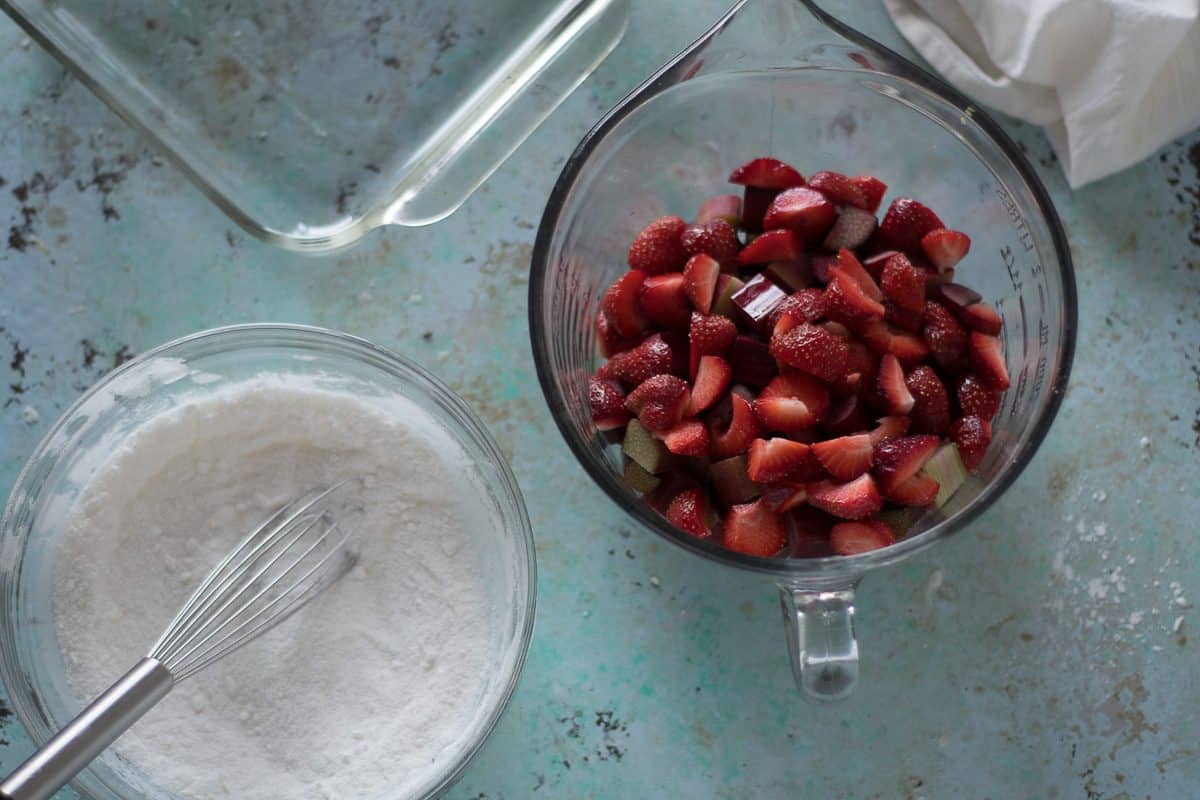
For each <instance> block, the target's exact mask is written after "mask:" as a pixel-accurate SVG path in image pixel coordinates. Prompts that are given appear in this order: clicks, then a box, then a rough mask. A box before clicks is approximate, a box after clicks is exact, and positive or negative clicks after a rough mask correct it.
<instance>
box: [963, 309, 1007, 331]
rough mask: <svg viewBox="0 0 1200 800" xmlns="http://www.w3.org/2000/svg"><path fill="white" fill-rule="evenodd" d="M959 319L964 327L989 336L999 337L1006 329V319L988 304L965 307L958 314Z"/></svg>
mask: <svg viewBox="0 0 1200 800" xmlns="http://www.w3.org/2000/svg"><path fill="white" fill-rule="evenodd" d="M958 317H959V319H961V320H962V322H963V325H966V326H967V327H968V328H970V329H971V330H973V331H979V332H980V333H986V334H987V335H988V336H999V335H1000V330H1001V329H1002V328H1003V327H1004V318H1003V317H1001V316H1000V312H999V311H997V310H996V309H995V308H993V307H992V306H989V305H988V304H987V303H971V304H970V305H967V306H963V307H962V308H961V309H960V310H959V312H958Z"/></svg>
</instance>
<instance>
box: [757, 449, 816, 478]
mask: <svg viewBox="0 0 1200 800" xmlns="http://www.w3.org/2000/svg"><path fill="white" fill-rule="evenodd" d="M809 458H810V455H809V450H808V445H806V444H802V443H800V442H793V441H792V440H791V439H783V438H773V439H755V440H754V441H753V442H751V443H750V451H749V453H748V454H747V464H748V467H747V470H748V471H747V474H749V476H750V480H752V481H757V482H758V483H775V482H776V481H782V480H786V479H788V478H790V477H792V474H793V473H794V472H796V471H797V470H799V469H800V468H801V467H803V466H804V465H805V464H806V463H807V462H808V460H809Z"/></svg>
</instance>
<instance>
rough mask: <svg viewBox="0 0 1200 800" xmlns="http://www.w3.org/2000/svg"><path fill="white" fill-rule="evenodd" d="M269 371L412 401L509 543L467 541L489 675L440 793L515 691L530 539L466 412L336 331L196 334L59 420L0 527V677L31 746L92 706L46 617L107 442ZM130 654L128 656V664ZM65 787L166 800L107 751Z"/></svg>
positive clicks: (428, 793) (516, 497)
mask: <svg viewBox="0 0 1200 800" xmlns="http://www.w3.org/2000/svg"><path fill="white" fill-rule="evenodd" d="M264 371H269V372H271V373H276V374H278V373H284V374H290V375H298V376H310V377H314V378H316V379H317V380H319V381H320V383H321V385H322V386H328V387H329V388H331V389H335V390H337V391H351V392H354V393H355V394H356V395H357V396H358V397H362V398H365V399H367V400H368V401H370V400H372V399H379V400H380V401H381V402H384V401H386V399H387V398H389V397H395V396H397V395H400V396H403V397H405V398H407V399H408V400H410V401H412V402H414V403H416V404H418V405H419V406H420V407H421V408H422V409H424V410H425V411H426V412H427V413H429V414H430V416H432V417H433V418H434V420H436V421H437V422H438V423H439V424H440V425H441V427H442V428H443V430H444V431H445V432H446V433H447V434H449V435H450V436H452V437H453V438H454V440H455V441H456V442H458V444H459V445H460V446H461V447H462V448H463V450H464V451H465V452H466V454H467V455H468V457H469V458H470V459H471V460H472V461H473V462H474V464H475V468H476V470H477V476H476V477H477V478H478V483H479V485H480V486H481V487H483V488H484V490H485V491H486V493H487V499H488V501H489V502H490V503H491V505H492V506H493V507H494V510H495V513H496V515H497V518H498V519H499V520H500V521H501V526H500V527H501V529H502V530H503V531H504V534H505V535H504V536H502V537H496V536H486V535H483V534H482V533H478V535H477V536H476V542H475V545H476V552H477V553H478V554H479V563H480V565H481V568H482V569H483V570H484V575H485V579H486V582H487V586H488V590H487V591H486V592H485V596H484V597H480V598H478V601H479V602H480V603H482V604H483V605H484V606H485V608H487V610H488V613H489V615H490V620H489V623H490V629H491V632H492V636H493V637H494V640H493V642H492V652H493V653H495V654H497V656H496V658H495V662H494V670H493V672H492V674H491V675H489V676H487V678H488V684H487V687H486V689H485V691H484V694H483V696H482V697H481V698H480V702H479V703H478V707H477V709H476V710H475V714H474V717H473V718H472V719H471V721H470V724H469V725H468V726H467V727H466V728H465V729H464V730H463V731H462V733H461V735H460V738H459V740H458V742H456V743H455V744H454V745H453V746H452V749H453V750H455V751H457V756H456V757H453V758H448V759H447V760H446V763H445V765H444V767H443V768H442V770H441V771H440V772H439V773H437V774H434V775H431V776H430V778H429V780H427V781H426V783H425V785H424V786H422V787H421V789H420V792H418V794H417V795H416V796H421V797H432V796H435V795H437V794H438V793H440V792H441V791H443V790H444V789H445V788H446V787H447V786H449V785H450V784H451V783H452V782H453V781H454V780H455V779H456V778H457V777H458V776H459V774H461V772H462V770H463V769H464V768H465V767H466V765H467V763H468V762H469V761H470V759H471V757H472V756H473V755H474V754H475V753H476V752H477V751H478V749H479V747H480V746H481V745H482V744H483V742H484V740H485V739H486V738H487V736H488V734H489V733H490V732H491V730H492V728H493V727H494V725H495V724H496V721H497V720H498V719H499V717H500V714H501V713H502V712H503V710H504V708H505V706H506V705H507V704H508V700H509V698H510V696H511V695H512V691H513V689H514V688H515V686H516V682H517V678H518V676H519V674H520V672H521V666H522V664H523V663H524V659H525V653H526V651H527V649H528V646H529V640H530V636H531V634H532V630H533V615H534V600H535V594H536V586H537V581H536V578H535V562H534V550H533V534H532V531H531V529H530V525H529V519H528V517H527V516H526V513H525V505H524V502H523V501H522V499H521V493H520V490H519V489H518V488H517V482H516V479H515V478H514V477H513V474H512V472H511V471H510V470H509V467H508V465H507V463H506V462H505V460H504V457H503V456H502V455H501V454H500V451H499V449H498V448H497V447H496V445H495V443H494V442H493V441H492V438H491V436H490V435H489V434H488V432H487V430H486V429H485V428H484V425H483V423H482V422H480V421H479V418H478V417H477V416H476V415H475V413H474V412H472V411H471V409H470V408H468V407H467V405H466V404H465V403H463V401H462V400H460V399H459V398H458V397H456V396H455V395H454V394H453V393H451V391H450V390H449V389H447V388H446V387H445V386H443V385H442V384H441V383H440V382H439V381H438V380H437V379H435V378H433V377H432V376H431V375H429V374H428V373H427V372H425V371H424V370H423V369H421V368H420V367H419V366H417V365H416V364H413V363H412V362H410V361H408V360H406V359H404V358H402V357H400V356H398V355H396V354H394V353H391V352H389V351H387V350H384V349H383V348H380V347H376V346H375V345H372V344H370V343H369V342H366V341H364V340H362V339H358V338H355V337H353V336H348V335H346V334H343V333H336V332H333V331H327V330H321V329H318V328H307V327H300V326H292V325H241V326H233V327H228V328H220V329H217V330H211V331H204V332H202V333H197V334H194V335H192V336H188V337H185V338H183V339H178V340H176V341H174V342H171V343H169V344H165V345H163V346H161V347H158V348H156V349H154V350H151V351H150V352H148V353H145V354H144V355H142V356H139V357H138V358H136V359H134V360H133V361H131V362H129V363H128V364H126V365H125V366H123V367H121V368H120V369H118V370H115V371H114V372H112V373H110V374H109V375H108V376H106V377H105V378H104V379H103V380H101V381H100V382H99V383H97V384H96V385H95V386H93V387H92V388H91V389H89V390H88V392H87V393H86V394H84V395H83V397H81V398H80V399H79V400H78V401H77V402H76V403H75V404H74V405H73V406H71V408H70V409H68V410H67V412H66V413H65V414H64V415H63V416H62V418H61V419H59V421H58V422H57V423H56V424H55V425H54V427H53V428H51V429H50V431H49V433H47V434H46V436H45V438H44V439H42V441H41V443H40V444H39V445H38V447H37V449H36V450H35V451H34V453H33V455H32V456H31V457H30V459H29V461H28V463H27V464H26V465H25V468H24V469H23V470H22V471H21V474H20V475H19V476H18V478H17V482H16V485H15V486H14V487H13V491H12V495H11V497H10V498H9V501H8V506H7V508H6V509H5V512H4V518H3V520H2V521H0V679H3V681H4V685H5V686H6V687H7V689H8V692H9V694H10V696H11V699H12V704H13V707H14V709H15V710H16V712H17V715H18V716H19V717H20V719H21V721H22V722H23V723H24V725H25V728H26V729H27V730H28V731H29V734H30V736H31V737H32V738H33V740H34V741H35V742H37V743H39V744H40V743H42V742H44V741H45V740H46V739H48V738H49V737H50V736H51V735H52V734H53V732H54V731H56V730H58V729H59V728H61V727H62V726H63V725H64V724H65V723H66V722H68V721H69V720H70V719H71V718H72V717H73V716H75V714H76V713H78V711H79V710H80V709H81V708H82V707H83V705H84V702H85V700H86V699H90V698H80V697H77V696H76V695H75V693H74V692H73V691H72V689H71V687H70V686H69V684H68V682H67V676H66V671H65V668H64V665H63V660H62V656H61V652H60V648H59V646H58V641H57V639H56V636H55V629H54V616H53V610H52V607H53V597H52V594H53V587H54V581H53V573H54V559H55V552H56V542H57V537H58V534H59V532H60V531H61V529H62V521H63V518H64V515H65V514H66V513H67V512H68V511H69V510H70V507H71V505H72V503H73V500H74V498H75V496H76V495H77V493H78V492H79V490H80V488H81V487H82V485H83V484H84V483H86V480H87V478H88V476H89V475H90V474H91V473H92V471H93V470H94V469H95V468H96V466H97V465H98V464H99V463H101V462H102V461H103V459H104V457H105V456H106V455H107V453H108V452H109V450H110V448H111V447H112V446H113V442H114V441H118V440H119V439H120V438H121V437H122V436H124V435H127V434H128V432H129V431H131V430H132V429H134V428H136V427H137V426H138V425H140V424H141V423H142V422H144V421H145V420H146V419H147V417H149V416H150V415H153V414H157V413H160V412H162V411H164V410H166V409H169V408H171V407H172V406H174V405H175V404H177V403H178V402H179V400H180V398H182V397H183V396H185V395H187V396H188V397H192V398H194V397H195V396H196V393H197V392H198V391H201V392H202V391H204V390H205V387H214V386H218V385H221V384H222V383H225V382H227V381H234V380H239V379H246V378H250V377H252V376H254V375H256V374H259V373H261V372H264ZM250 646H251V647H253V645H250ZM137 656H138V654H137V653H130V663H132V662H133V660H134V659H136V658H137ZM114 677H115V676H114ZM72 785H73V786H74V787H75V788H76V789H78V790H79V791H80V792H81V793H82V794H83V795H84V796H85V797H88V798H97V800H99V799H100V798H103V799H104V800H116V799H120V800H133V799H134V798H149V799H150V800H166V798H173V797H175V795H172V794H171V793H169V792H166V791H164V790H163V789H161V788H160V787H158V786H155V785H154V784H152V783H151V782H150V781H149V780H148V779H147V778H146V777H145V776H144V775H142V774H140V772H139V771H138V770H137V769H136V768H135V767H133V765H131V764H129V763H128V762H125V761H124V760H122V759H121V758H119V757H118V756H116V754H115V753H113V752H112V751H109V752H107V753H105V755H104V756H102V757H101V758H99V759H97V760H96V761H95V762H93V763H92V765H91V766H90V767H88V768H87V769H85V770H84V771H83V772H81V773H80V774H79V776H78V777H77V778H76V779H75V780H74V781H73V782H72Z"/></svg>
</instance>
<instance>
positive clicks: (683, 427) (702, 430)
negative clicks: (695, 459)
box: [642, 419, 709, 456]
mask: <svg viewBox="0 0 1200 800" xmlns="http://www.w3.org/2000/svg"><path fill="white" fill-rule="evenodd" d="M642 424H643V425H645V423H644V422H643V423H642ZM646 427H650V426H648V425H647V426H646ZM655 435H656V436H658V437H659V438H661V439H662V441H663V444H665V445H666V446H667V449H668V450H670V451H671V452H672V453H674V454H675V455H677V456H706V455H708V447H709V436H708V428H706V427H704V423H703V422H701V421H700V420H698V419H685V420H683V421H682V422H678V423H676V424H675V425H674V426H673V427H672V428H671V429H670V430H667V431H665V432H663V433H661V434H655Z"/></svg>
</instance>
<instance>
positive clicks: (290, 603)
mask: <svg viewBox="0 0 1200 800" xmlns="http://www.w3.org/2000/svg"><path fill="white" fill-rule="evenodd" d="M344 485H345V483H344V482H343V483H339V484H337V485H335V486H333V487H331V488H329V489H325V490H324V491H320V492H318V493H316V494H315V496H314V495H313V494H311V493H310V494H309V495H305V496H304V497H301V498H299V499H296V500H293V501H292V502H291V503H288V504H287V505H285V506H284V507H283V508H280V509H279V510H278V511H276V512H275V513H274V514H273V515H271V518H270V519H268V520H267V521H266V522H264V523H263V524H262V525H260V526H259V527H258V528H257V529H256V530H255V531H254V532H253V533H251V534H250V535H249V536H247V537H246V538H245V539H244V540H242V542H241V544H239V545H238V546H237V547H236V548H234V550H233V551H232V552H230V553H229V554H228V555H227V556H225V558H224V559H223V560H222V561H221V563H220V564H218V565H217V566H216V568H215V569H213V571H212V572H211V573H209V575H208V577H207V578H205V580H204V582H203V583H201V584H200V587H199V588H198V589H196V591H195V592H194V593H193V594H192V596H191V597H189V598H188V600H187V602H186V603H184V604H183V607H182V608H181V609H180V610H179V613H178V614H176V615H175V618H174V619H173V620H171V623H170V624H169V625H168V626H167V629H166V630H165V631H163V634H162V636H161V637H160V638H159V640H158V641H157V642H155V644H154V647H152V648H151V649H150V654H149V655H147V656H146V657H145V658H143V659H142V660H141V661H139V662H138V663H137V664H136V665H135V666H134V667H133V669H131V670H129V672H127V673H125V675H124V676H123V677H122V678H121V679H120V680H118V681H117V682H116V683H114V684H113V685H112V686H111V687H109V688H108V689H107V690H106V691H105V692H104V693H103V694H101V695H100V696H99V697H97V698H96V699H95V700H94V701H92V703H91V704H90V705H89V706H88V707H87V708H85V709H84V710H83V711H82V712H80V714H79V716H77V717H76V718H75V719H73V720H72V721H71V722H70V723H69V724H68V725H67V726H66V727H65V728H63V729H62V730H61V731H59V732H58V733H57V734H55V735H54V737H53V738H51V739H50V741H48V742H46V744H45V745H43V746H42V747H41V749H39V750H38V751H37V752H36V753H34V754H33V755H32V756H30V758H29V759H28V760H27V761H26V762H25V763H24V764H22V765H21V766H19V767H17V769H16V770H15V771H14V772H13V773H12V774H11V775H9V776H8V778H6V779H5V780H4V782H3V783H0V800H44V798H48V797H50V795H52V794H54V792H56V791H57V790H58V789H59V788H61V787H62V786H64V785H65V784H66V783H67V782H68V781H69V780H71V778H72V777H74V776H75V774H76V773H77V772H79V770H81V769H83V768H84V767H85V766H87V764H88V763H89V762H90V761H91V760H92V759H93V758H95V757H96V756H98V755H99V754H100V753H101V752H102V751H103V750H104V749H105V748H106V747H108V746H109V745H110V744H112V743H113V741H115V740H116V738H117V737H118V736H120V735H121V734H122V733H124V732H125V731H126V730H127V729H128V728H129V727H130V726H132V725H133V723H135V722H137V720H138V719H140V718H141V717H142V716H143V715H144V714H145V713H146V712H147V711H149V710H150V709H151V708H152V707H153V706H154V705H155V704H156V703H158V701H159V700H161V699H162V698H163V697H165V696H166V695H167V693H168V692H170V691H171V688H172V687H173V686H174V685H175V684H176V683H178V682H179V681H182V680H183V679H185V678H188V677H190V676H192V675H194V674H196V673H197V672H199V671H200V670H202V669H204V668H205V667H207V666H209V665H210V664H212V663H213V662H215V661H217V660H219V659H221V658H224V657H225V656H227V655H229V653H231V652H233V651H234V650H236V649H238V648H239V647H241V646H242V645H244V644H246V643H247V642H249V641H250V640H251V639H254V638H255V637H257V636H258V635H260V634H262V633H263V632H265V631H267V630H268V629H270V628H272V627H274V626H275V625H278V624H279V623H280V622H282V621H283V620H285V619H286V618H287V617H289V616H291V615H292V614H293V613H295V612H296V611H297V610H299V609H300V607H301V606H303V605H304V604H305V603H307V602H308V601H309V600H311V599H312V598H314V597H315V596H317V595H318V594H320V593H321V592H322V591H324V590H325V589H326V588H328V587H329V586H330V585H331V584H333V583H334V582H335V581H337V580H338V579H339V578H340V577H342V576H343V575H344V574H346V572H347V571H349V570H350V568H351V567H353V566H354V563H355V561H356V556H355V555H354V554H353V553H352V552H351V551H350V550H349V549H348V548H347V547H346V544H347V540H348V538H349V534H348V533H346V532H344V531H343V530H342V529H341V528H340V527H339V525H338V521H337V520H336V519H334V517H333V514H332V513H331V509H330V505H331V498H332V496H333V493H334V492H335V491H336V490H337V489H339V488H340V487H342V486H344Z"/></svg>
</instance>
